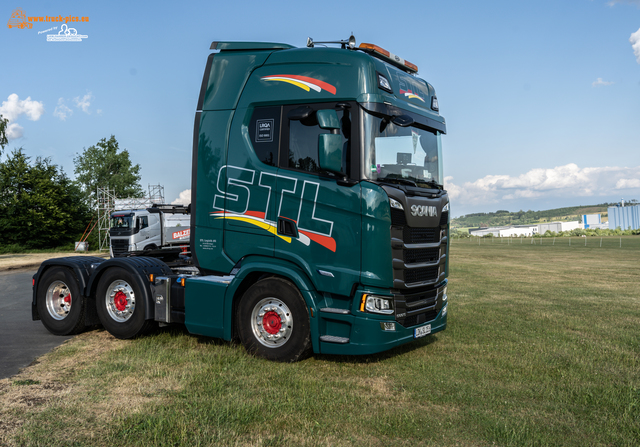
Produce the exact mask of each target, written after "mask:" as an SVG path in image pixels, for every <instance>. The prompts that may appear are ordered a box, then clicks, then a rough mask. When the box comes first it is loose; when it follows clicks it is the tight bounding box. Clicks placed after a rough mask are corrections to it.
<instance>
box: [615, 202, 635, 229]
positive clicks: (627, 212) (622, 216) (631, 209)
mask: <svg viewBox="0 0 640 447" xmlns="http://www.w3.org/2000/svg"><path fill="white" fill-rule="evenodd" d="M608 211H609V229H610V230H615V229H616V228H618V227H620V229H621V230H628V229H629V228H631V229H632V230H637V229H640V205H636V206H610V207H609V209H608Z"/></svg>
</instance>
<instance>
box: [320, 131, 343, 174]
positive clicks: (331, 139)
mask: <svg viewBox="0 0 640 447" xmlns="http://www.w3.org/2000/svg"><path fill="white" fill-rule="evenodd" d="M318 162H319V163H320V168H322V169H324V170H325V171H330V172H337V173H340V172H342V137H341V136H340V135H336V134H332V133H323V134H320V135H318Z"/></svg>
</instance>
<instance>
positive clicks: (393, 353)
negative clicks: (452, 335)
mask: <svg viewBox="0 0 640 447" xmlns="http://www.w3.org/2000/svg"><path fill="white" fill-rule="evenodd" d="M437 341H438V336H437V335H435V334H434V335H428V336H427V337H425V338H423V339H422V340H415V341H413V342H410V343H406V344H404V345H400V346H396V347H395V348H391V349H389V350H388V351H384V352H379V353H377V354H364V355H357V354H354V355H333V354H314V355H313V356H312V357H313V358H315V359H316V360H323V361H326V362H331V363H349V364H358V365H360V364H366V363H378V362H382V361H385V360H388V359H391V358H395V357H400V356H402V355H405V354H408V353H410V352H413V351H416V350H418V349H421V348H424V347H426V346H429V345H431V344H432V343H435V342H437Z"/></svg>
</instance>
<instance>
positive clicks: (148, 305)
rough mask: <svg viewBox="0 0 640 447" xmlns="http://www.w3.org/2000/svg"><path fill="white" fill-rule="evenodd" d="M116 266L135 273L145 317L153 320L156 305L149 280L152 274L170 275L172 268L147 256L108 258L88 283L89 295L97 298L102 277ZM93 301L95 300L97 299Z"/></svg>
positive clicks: (87, 290) (87, 291)
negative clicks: (97, 290)
mask: <svg viewBox="0 0 640 447" xmlns="http://www.w3.org/2000/svg"><path fill="white" fill-rule="evenodd" d="M114 267H120V268H122V269H124V270H126V271H128V272H130V273H132V274H133V277H134V279H135V281H136V283H137V286H138V287H139V288H140V290H142V294H143V301H144V314H145V319H147V320H153V319H154V317H155V307H154V305H153V294H152V291H151V281H150V280H149V278H150V275H154V276H158V275H160V276H162V275H170V274H171V273H172V271H171V268H169V266H168V265H167V264H165V263H164V262H162V261H160V260H159V259H156V258H150V257H145V256H140V257H137V256H136V257H132V258H112V259H108V260H106V261H104V262H103V263H102V264H100V265H99V266H98V267H97V268H96V269H95V271H94V272H93V274H92V275H91V278H90V279H89V282H88V283H87V289H86V293H87V296H91V297H94V298H95V296H96V289H97V287H98V282H99V281H100V278H101V277H102V275H104V273H105V272H106V271H107V270H108V269H110V268H114ZM93 301H94V302H95V299H94V300H93Z"/></svg>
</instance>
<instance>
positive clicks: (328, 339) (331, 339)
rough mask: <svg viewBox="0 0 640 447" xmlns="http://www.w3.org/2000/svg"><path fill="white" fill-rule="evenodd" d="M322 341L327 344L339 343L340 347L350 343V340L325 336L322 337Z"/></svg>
mask: <svg viewBox="0 0 640 447" xmlns="http://www.w3.org/2000/svg"><path fill="white" fill-rule="evenodd" d="M320 341H324V342H325V343H338V344H340V345H345V344H347V343H349V339H348V338H346V337H337V336H335V335H323V336H322V337H320Z"/></svg>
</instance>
